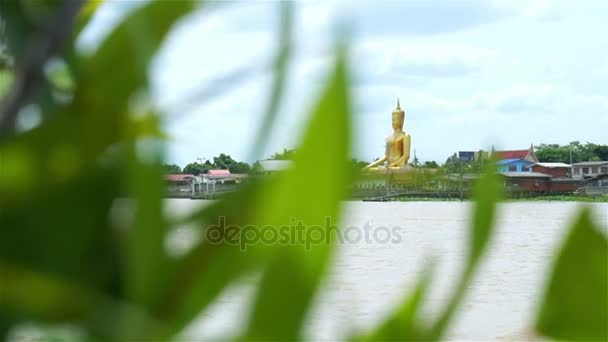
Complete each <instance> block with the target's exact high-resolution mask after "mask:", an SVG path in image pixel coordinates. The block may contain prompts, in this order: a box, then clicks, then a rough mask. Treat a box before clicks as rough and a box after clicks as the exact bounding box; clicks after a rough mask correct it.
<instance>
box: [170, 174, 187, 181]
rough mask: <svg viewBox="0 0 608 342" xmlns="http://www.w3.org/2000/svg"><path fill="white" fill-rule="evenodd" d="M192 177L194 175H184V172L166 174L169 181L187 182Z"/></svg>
mask: <svg viewBox="0 0 608 342" xmlns="http://www.w3.org/2000/svg"><path fill="white" fill-rule="evenodd" d="M190 179H194V175H183V174H168V175H165V180H166V181H169V182H185V181H188V180H190Z"/></svg>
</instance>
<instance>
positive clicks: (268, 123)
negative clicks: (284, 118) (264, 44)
mask: <svg viewBox="0 0 608 342" xmlns="http://www.w3.org/2000/svg"><path fill="white" fill-rule="evenodd" d="M279 6H280V9H281V23H280V24H281V25H280V27H279V28H278V29H277V32H278V34H279V37H278V44H277V54H276V57H275V61H274V65H273V81H272V88H271V92H270V96H269V98H268V103H267V104H266V110H265V114H264V118H263V119H262V126H261V127H260V129H259V130H258V133H257V138H256V139H255V144H254V145H253V149H254V151H253V153H252V155H253V156H255V157H257V156H258V155H259V153H260V152H261V151H263V150H264V147H265V146H266V141H267V139H268V137H269V136H270V134H269V132H270V129H271V128H272V126H273V123H274V121H275V118H276V116H277V113H278V112H279V105H280V103H281V98H282V97H283V93H284V91H285V79H286V77H287V67H288V65H289V63H288V62H289V57H290V55H291V46H292V44H293V37H292V35H293V4H292V3H291V2H290V1H282V2H279Z"/></svg>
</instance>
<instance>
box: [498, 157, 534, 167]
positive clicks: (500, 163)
mask: <svg viewBox="0 0 608 342" xmlns="http://www.w3.org/2000/svg"><path fill="white" fill-rule="evenodd" d="M518 161H521V162H524V163H530V162H529V161H527V160H523V159H520V158H511V159H502V160H499V161H498V162H496V164H498V165H506V164H511V163H514V162H518Z"/></svg>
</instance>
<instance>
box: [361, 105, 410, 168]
mask: <svg viewBox="0 0 608 342" xmlns="http://www.w3.org/2000/svg"><path fill="white" fill-rule="evenodd" d="M404 121H405V111H403V109H401V106H400V105H399V99H397V108H395V110H394V111H393V130H394V131H393V134H391V135H389V136H388V137H387V138H386V150H385V152H384V156H383V157H382V158H380V159H378V160H376V161H375V162H373V163H371V164H369V165H367V166H366V167H365V169H367V170H373V169H375V170H379V169H381V168H379V167H378V166H379V165H382V164H385V163H386V164H387V165H386V168H391V169H400V168H403V167H404V166H405V165H407V161H408V160H409V159H410V142H411V137H410V135H409V134H407V133H405V132H404V131H403V123H404Z"/></svg>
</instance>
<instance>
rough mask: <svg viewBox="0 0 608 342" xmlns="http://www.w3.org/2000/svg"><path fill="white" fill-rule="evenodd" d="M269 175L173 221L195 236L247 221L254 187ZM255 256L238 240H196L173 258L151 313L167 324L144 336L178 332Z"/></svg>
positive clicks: (249, 266)
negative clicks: (194, 230) (195, 230)
mask: <svg viewBox="0 0 608 342" xmlns="http://www.w3.org/2000/svg"><path fill="white" fill-rule="evenodd" d="M273 181H274V177H270V178H269V179H266V180H259V179H254V180H252V181H250V182H247V183H245V184H242V185H241V186H240V187H239V189H238V190H237V191H235V192H233V193H229V194H226V195H225V196H223V197H222V198H221V199H219V200H218V201H216V202H214V203H212V204H210V205H209V206H208V207H205V208H203V209H202V210H199V211H198V212H196V213H194V214H192V215H190V216H189V217H187V218H185V219H183V220H180V221H178V222H173V225H180V224H187V223H192V222H198V223H199V224H201V234H202V235H205V233H206V232H207V231H209V229H210V228H212V226H215V227H213V228H215V229H218V230H219V231H220V232H222V233H223V234H225V229H226V227H229V226H232V225H234V226H239V227H243V226H245V225H247V224H249V223H251V220H252V217H253V215H254V213H255V210H256V206H255V205H254V203H255V198H256V196H257V193H258V191H259V189H263V188H265V187H267V186H268V185H269V184H271V183H272V182H273ZM260 263H261V259H260V258H259V257H257V256H256V255H253V254H252V253H251V250H247V251H243V250H241V249H240V246H239V245H238V244H236V245H234V244H228V243H211V242H210V241H208V240H206V239H202V240H201V241H200V242H199V243H197V244H196V245H195V246H194V247H193V248H192V250H190V251H189V252H188V253H187V254H186V255H184V256H183V257H181V258H180V259H179V260H176V261H175V265H174V266H173V268H174V269H173V271H172V272H171V273H170V274H171V275H172V277H171V278H170V281H169V282H168V283H170V284H171V286H169V287H168V289H167V291H166V292H165V293H164V295H163V296H161V297H160V298H161V300H160V301H159V304H158V305H157V306H156V308H155V310H154V312H153V314H154V315H155V316H156V317H158V318H160V319H162V320H163V321H165V322H167V327H166V329H165V328H158V327H151V329H150V332H149V334H148V335H147V336H148V337H149V338H155V339H164V338H168V337H170V336H173V335H174V334H176V333H178V332H179V331H181V330H182V329H183V328H184V326H185V325H186V324H188V323H189V322H190V321H191V320H192V319H193V318H194V317H195V316H196V315H197V314H198V313H200V312H201V311H202V310H203V309H204V308H205V307H206V306H207V305H208V304H209V303H211V301H212V300H213V299H214V298H215V297H216V296H217V295H218V294H219V293H221V291H222V290H223V289H224V288H225V287H226V286H227V285H228V284H229V283H230V282H232V281H234V280H235V279H237V278H238V277H239V276H241V275H243V274H244V273H245V272H246V271H250V270H252V269H255V267H256V266H258V265H260Z"/></svg>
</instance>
